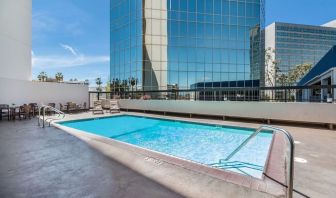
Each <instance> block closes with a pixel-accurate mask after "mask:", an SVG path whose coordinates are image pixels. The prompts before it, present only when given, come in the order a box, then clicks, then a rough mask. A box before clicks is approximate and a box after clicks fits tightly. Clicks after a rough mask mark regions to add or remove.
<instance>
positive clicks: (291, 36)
mask: <svg viewBox="0 0 336 198" xmlns="http://www.w3.org/2000/svg"><path fill="white" fill-rule="evenodd" d="M265 32H266V33H265V37H266V38H265V42H266V43H265V47H266V49H268V48H271V49H273V50H274V52H275V53H274V54H272V58H273V59H274V60H276V61H277V63H278V67H279V70H280V73H284V74H287V73H288V72H289V71H290V70H292V69H293V68H295V67H296V66H297V65H300V64H306V63H307V64H311V65H312V66H314V65H315V64H316V63H317V62H318V61H319V60H320V59H321V58H322V57H323V56H324V55H325V54H326V53H327V52H328V51H329V50H330V48H331V47H332V46H334V45H336V21H331V22H329V23H326V24H324V25H322V26H312V25H300V24H289V23H278V22H276V23H273V24H271V25H269V26H267V27H266V28H265ZM266 69H267V67H266Z"/></svg>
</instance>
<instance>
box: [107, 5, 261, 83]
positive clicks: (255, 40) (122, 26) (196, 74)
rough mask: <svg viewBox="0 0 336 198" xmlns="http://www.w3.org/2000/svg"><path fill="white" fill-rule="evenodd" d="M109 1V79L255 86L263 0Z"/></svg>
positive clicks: (258, 70)
mask: <svg viewBox="0 0 336 198" xmlns="http://www.w3.org/2000/svg"><path fill="white" fill-rule="evenodd" d="M110 6H111V80H112V84H118V85H120V84H121V86H124V87H127V86H129V85H127V84H129V80H128V79H131V78H133V79H134V78H135V79H137V85H136V87H137V89H140V90H165V89H167V88H169V87H172V85H174V86H175V87H178V88H179V89H189V88H190V87H191V86H192V85H197V86H198V87H210V88H211V87H236V86H243V87H244V86H259V79H260V76H261V75H260V73H261V72H262V69H261V66H262V65H263V64H262V54H263V53H262V52H263V50H264V46H263V45H262V44H263V42H262V36H261V34H262V29H263V26H264V1H263V0H111V5H110ZM116 82H117V83H116ZM214 82H216V83H214ZM218 82H220V83H218Z"/></svg>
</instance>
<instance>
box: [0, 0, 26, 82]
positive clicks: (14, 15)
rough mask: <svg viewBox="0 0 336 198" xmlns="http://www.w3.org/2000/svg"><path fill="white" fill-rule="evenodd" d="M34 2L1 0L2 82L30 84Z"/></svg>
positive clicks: (0, 59)
mask: <svg viewBox="0 0 336 198" xmlns="http://www.w3.org/2000/svg"><path fill="white" fill-rule="evenodd" d="M31 47H32V0H0V78H10V79H17V80H31V68H32V67H31Z"/></svg>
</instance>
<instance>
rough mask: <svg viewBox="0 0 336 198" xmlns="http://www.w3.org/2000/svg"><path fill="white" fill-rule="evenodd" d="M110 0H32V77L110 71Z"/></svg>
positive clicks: (99, 74)
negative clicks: (45, 74)
mask: <svg viewBox="0 0 336 198" xmlns="http://www.w3.org/2000/svg"><path fill="white" fill-rule="evenodd" d="M109 27H110V22H109V0H33V38H32V39H33V47H32V54H33V78H36V76H37V75H38V73H39V72H41V71H46V72H47V74H48V75H49V76H55V73H56V72H62V73H63V75H64V78H65V80H69V79H70V78H77V79H78V80H85V79H88V80H90V81H91V82H94V79H95V78H97V77H102V79H103V81H104V82H106V80H107V78H108V75H109Z"/></svg>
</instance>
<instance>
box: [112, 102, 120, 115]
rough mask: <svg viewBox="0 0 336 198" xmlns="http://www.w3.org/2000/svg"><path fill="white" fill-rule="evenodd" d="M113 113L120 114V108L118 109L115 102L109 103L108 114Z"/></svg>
mask: <svg viewBox="0 0 336 198" xmlns="http://www.w3.org/2000/svg"><path fill="white" fill-rule="evenodd" d="M113 112H118V113H119V112H120V108H119V105H118V101H117V100H111V101H110V113H113Z"/></svg>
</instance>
